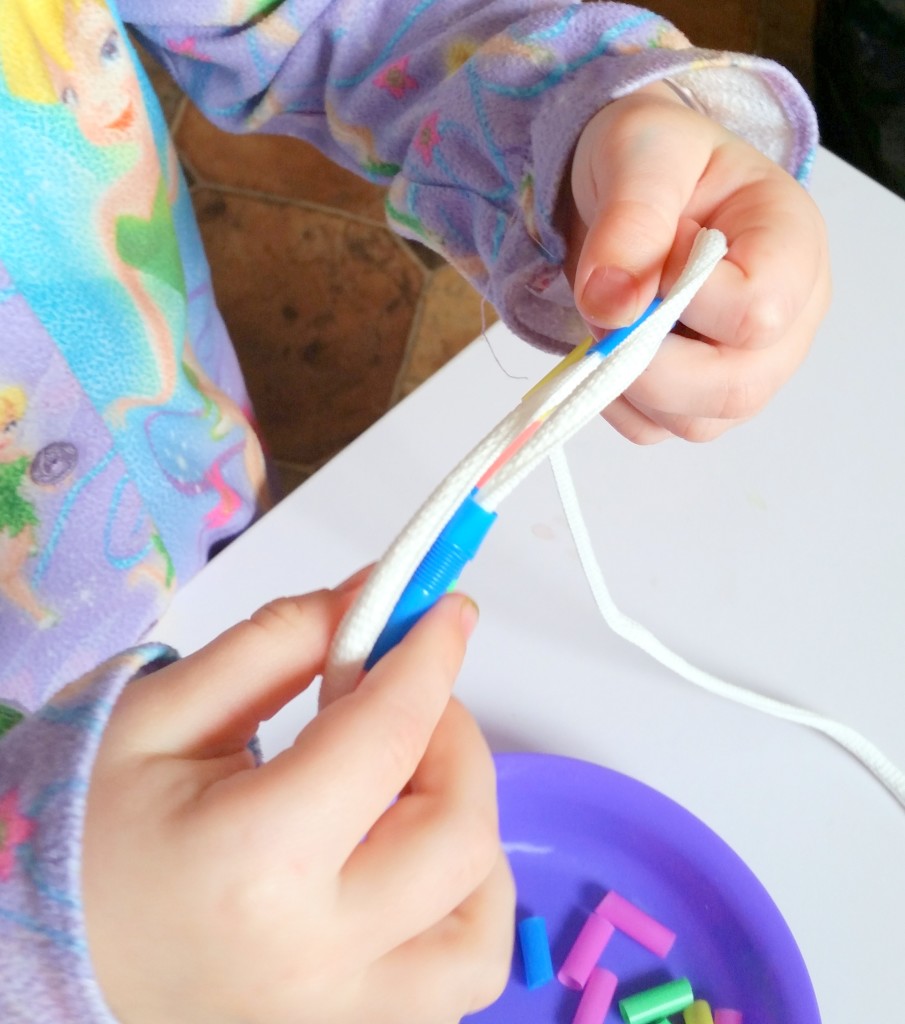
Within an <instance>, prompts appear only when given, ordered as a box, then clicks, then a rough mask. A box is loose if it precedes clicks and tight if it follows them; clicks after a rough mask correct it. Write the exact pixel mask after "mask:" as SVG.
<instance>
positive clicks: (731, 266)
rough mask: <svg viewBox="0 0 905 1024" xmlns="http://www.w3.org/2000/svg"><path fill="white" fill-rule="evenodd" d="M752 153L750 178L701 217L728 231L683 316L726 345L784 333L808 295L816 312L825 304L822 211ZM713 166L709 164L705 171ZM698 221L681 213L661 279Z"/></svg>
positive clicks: (751, 343)
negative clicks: (724, 247)
mask: <svg viewBox="0 0 905 1024" xmlns="http://www.w3.org/2000/svg"><path fill="white" fill-rule="evenodd" d="M740 145H741V144H740V143H733V144H732V146H740ZM730 148H731V147H730ZM724 159H725V157H724ZM750 159H751V161H752V165H753V166H752V171H751V174H752V179H753V180H751V181H750V182H747V183H746V184H744V185H743V186H741V187H740V188H738V189H737V190H736V191H735V192H734V193H732V195H731V196H729V197H727V198H726V200H725V201H724V202H722V203H721V204H720V205H719V206H718V207H717V208H716V209H715V210H713V212H712V214H711V215H710V216H709V217H707V218H706V224H707V226H708V227H714V228H718V229H719V230H720V231H722V232H723V234H725V235H726V238H727V241H728V245H729V250H728V252H727V254H726V257H725V259H723V260H722V261H721V262H720V264H719V265H718V266H717V267H716V269H715V270H714V272H713V273H712V274H711V275H710V277H709V278H708V280H707V281H705V283H704V284H703V286H702V287H701V289H700V291H699V292H698V293H697V295H696V296H695V297H694V298H693V299H692V301H691V303H690V304H689V306H688V308H687V309H686V310H685V312H684V313H683V314H682V322H683V324H685V325H686V327H689V328H690V329H691V330H693V331H695V332H697V333H698V334H700V335H702V336H704V337H706V338H709V339H712V340H714V341H719V342H721V343H723V344H726V345H734V346H740V347H746V348H761V347H765V346H768V345H773V344H775V343H776V342H778V341H780V340H781V339H783V338H784V337H785V335H786V334H787V333H788V331H790V330H791V329H792V327H793V326H794V325H795V323H796V322H797V321H798V320H799V319H800V317H801V316H802V315H803V314H805V312H806V310H807V308H808V306H809V304H811V303H812V301H813V300H815V299H816V301H817V303H818V304H819V305H820V313H819V316H822V315H823V314H824V313H825V312H826V306H827V304H828V301H829V260H828V246H827V239H826V229H825V227H824V223H823V219H822V217H821V216H820V213H819V211H818V210H817V207H816V206H815V204H814V203H813V201H812V200H811V199H810V197H809V196H808V195H807V193H806V192H805V191H804V189H803V188H802V187H801V186H800V185H799V184H798V183H797V182H795V181H794V180H793V179H792V178H791V177H790V176H789V175H787V174H786V173H785V172H784V171H783V170H782V169H781V168H779V167H776V166H775V165H772V164H770V163H769V162H768V161H766V159H765V158H761V157H760V156H759V155H758V154H751V157H750ZM715 161H716V162H717V163H718V158H715ZM714 173H716V169H715V168H713V167H712V168H710V169H708V175H713V174H714ZM702 191H706V183H702ZM697 226H698V225H697V222H696V221H694V220H685V221H683V226H682V229H681V230H680V231H679V232H678V233H677V242H676V246H675V247H674V250H673V252H672V253H671V255H670V260H669V262H668V266H667V268H666V271H665V273H664V287H668V286H669V284H670V283H671V281H672V278H673V277H674V276H677V275H678V273H679V271H680V269H681V265H682V263H683V261H684V259H685V257H686V256H687V250H688V249H690V244H691V241H692V240H693V234H694V233H695V232H696V230H697ZM818 319H819V317H818Z"/></svg>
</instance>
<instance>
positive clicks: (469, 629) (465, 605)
mask: <svg viewBox="0 0 905 1024" xmlns="http://www.w3.org/2000/svg"><path fill="white" fill-rule="evenodd" d="M464 597H465V599H464V600H463V601H462V608H461V611H460V615H461V616H462V629H463V630H464V631H465V638H466V639H468V637H470V636H471V634H472V633H473V632H474V628H475V626H477V624H478V619H479V618H480V615H481V611H480V609H479V608H478V606H477V604H476V603H475V602H474V601H473V600H472V599H471V598H470V597H468V595H467V594H466V595H464Z"/></svg>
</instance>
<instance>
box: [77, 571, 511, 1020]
mask: <svg viewBox="0 0 905 1024" xmlns="http://www.w3.org/2000/svg"><path fill="white" fill-rule="evenodd" d="M352 596H354V595H353V594H351V593H349V592H348V591H346V592H328V591H322V592H319V593H315V594H310V595H308V596H306V597H302V598H298V599H292V600H283V601H278V602H275V603H274V604H271V605H268V606H267V607H265V608H264V609H262V610H261V611H259V612H258V613H256V614H255V615H254V616H252V618H251V619H250V620H249V621H247V622H244V623H242V624H241V625H239V626H236V627H235V628H233V629H231V630H229V631H228V632H227V633H225V634H223V635H222V636H221V637H219V638H218V639H217V640H215V641H214V642H213V643H211V644H210V645H209V646H208V647H206V648H204V649H203V650H201V651H199V652H198V653H197V654H194V655H192V656H191V657H189V658H186V659H184V660H183V661H180V662H177V663H175V664H173V665H170V666H169V667H167V668H165V669H162V670H160V671H159V672H157V673H156V674H154V675H151V676H147V677H146V678H143V679H140V680H137V681H135V682H133V683H131V684H130V685H129V686H128V687H127V689H126V691H125V692H124V693H123V695H122V697H121V698H120V700H119V702H118V703H117V706H116V708H115V709H114V712H113V715H112V717H111V720H110V724H109V727H108V730H107V732H106V733H105V736H104V739H103V742H102V745H101V749H100V752H99V756H98V759H97V763H96V766H95V769H94V774H93V776H92V782H91V787H90V792H89V798H88V812H87V821H86V834H85V844H84V864H83V882H84V898H85V899H84V902H85V917H86V922H87V931H88V939H89V946H90V950H91V956H92V960H93V962H94V965H95V970H96V973H97V977H98V979H99V982H100V985H101V988H102V990H103V992H104V995H105V996H106V998H107V1000H108V1002H109V1004H110V1007H111V1009H112V1011H113V1013H114V1014H115V1015H116V1016H117V1018H118V1019H119V1020H120V1021H121V1022H122V1024H162V1022H166V1024H239V1022H241V1024H258V1022H260V1024H302V1022H311V1024H315V1022H316V1024H344V1022H352V1021H355V1022H358V1021H362V1020H367V1021H369V1022H371V1024H397V1022H398V1024H403V1022H404V1024H434V1022H437V1024H440V1022H443V1024H447V1022H453V1021H457V1020H459V1018H460V1017H461V1016H462V1015H464V1014H466V1013H469V1012H472V1011H474V1010H477V1009H479V1008H481V1007H483V1006H485V1005H487V1004H488V1003H490V1002H491V1001H493V1000H494V999H495V998H496V996H497V995H498V994H499V993H500V992H501V991H502V988H503V986H504V984H505V980H506V977H507V976H508V972H509V966H510V957H511V949H512V936H513V920H514V887H513V883H512V878H511V875H510V872H509V868H508V865H507V863H506V859H505V857H504V855H503V852H502V849H501V846H500V841H499V834H498V826H497V807H496V792H495V778H494V770H493V762H492V760H491V757H490V753H489V751H488V749H487V746H486V744H485V742H484V740H483V738H482V736H481V733H480V731H479V730H478V727H477V725H476V724H475V722H474V720H473V719H472V718H471V717H470V716H469V715H468V713H467V712H466V711H465V710H464V708H463V707H462V706H461V705H460V704H458V703H457V702H455V701H453V700H451V699H450V693H451V691H452V686H453V682H454V680H455V677H456V674H457V672H458V670H459V666H460V664H461V661H462V658H463V655H464V651H465V642H466V639H467V636H468V634H469V633H470V631H471V628H472V626H473V624H474V615H475V612H474V606H473V605H472V604H471V603H470V602H469V601H468V600H467V599H466V598H463V597H461V596H456V595H450V596H448V597H445V598H443V600H442V601H440V602H439V603H438V604H437V606H436V607H435V608H434V609H433V610H432V611H431V612H430V613H429V614H428V615H426V616H425V617H424V619H423V620H422V621H421V622H420V623H419V624H418V625H417V626H416V627H415V628H414V629H413V630H412V632H411V633H410V634H409V635H408V637H407V638H406V639H405V640H404V641H403V642H402V643H401V644H399V646H398V647H396V648H395V649H394V650H393V651H391V652H390V653H389V654H387V655H386V657H385V658H383V659H382V660H381V661H380V662H379V663H378V664H377V665H376V666H375V667H374V668H373V669H372V670H371V672H370V673H369V674H368V675H367V676H366V677H365V678H364V680H363V681H362V683H361V685H360V686H359V687H358V689H357V690H356V691H355V692H353V693H351V694H348V695H347V696H345V697H343V698H341V699H339V700H337V701H336V702H335V703H333V704H331V705H330V706H329V707H327V708H326V709H325V710H324V711H322V712H321V713H320V714H319V715H318V716H317V717H316V718H315V719H314V720H313V721H312V722H311V723H310V724H309V725H308V726H307V727H306V728H305V729H303V731H302V732H301V734H300V735H299V737H298V738H297V740H296V741H295V744H294V745H293V746H292V747H291V748H290V749H288V750H286V751H284V752H282V753H281V754H279V755H278V756H277V757H275V758H273V759H272V760H271V761H269V762H268V763H267V764H265V765H263V766H261V767H257V768H256V767H254V765H253V760H252V757H251V755H250V753H249V752H248V749H247V744H248V741H249V740H250V738H251V737H252V735H253V734H254V732H255V730H256V728H257V726H258V724H259V722H260V721H261V720H263V719H266V718H268V717H270V716H271V715H273V714H274V713H275V712H276V711H277V710H278V709H279V708H280V707H282V706H283V705H284V704H285V703H286V702H287V700H289V699H290V698H291V697H292V696H294V695H295V694H296V693H297V692H299V691H300V690H303V689H304V688H305V687H306V686H308V685H309V683H310V682H311V681H312V679H313V678H314V677H315V676H316V675H317V674H318V672H319V671H320V670H321V667H322V664H323V661H324V658H325V655H326V651H327V646H328V644H329V642H330V639H331V636H332V634H333V632H334V631H335V629H336V626H337V624H338V622H339V619H340V617H341V616H342V614H343V612H344V611H345V609H346V607H347V606H348V604H349V601H350V599H351V597H352ZM400 792H401V795H400V796H399V799H398V800H396V801H395V802H393V801H394V798H395V797H396V796H397V794H399V793H400ZM366 834H367V839H365V841H364V842H362V839H363V837H364V836H365V835H366Z"/></svg>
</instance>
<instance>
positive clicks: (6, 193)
mask: <svg viewBox="0 0 905 1024" xmlns="http://www.w3.org/2000/svg"><path fill="white" fill-rule="evenodd" d="M122 19H125V21H127V22H132V23H133V25H134V26H135V28H136V31H138V32H139V33H140V35H141V36H142V38H143V39H144V40H145V41H146V43H147V45H148V47H149V48H150V49H151V50H152V51H154V52H156V53H157V55H158V56H159V58H160V59H161V60H162V61H163V62H164V63H165V64H166V65H167V67H168V68H169V69H170V71H171V72H172V73H173V75H174V77H175V78H176V79H177V80H178V81H179V82H180V83H181V84H182V85H183V87H184V88H185V89H186V91H187V92H188V93H189V94H190V95H191V96H192V98H193V100H194V101H195V103H196V104H197V105H198V106H199V107H200V108H201V109H202V110H203V111H205V112H206V113H207V115H208V116H209V117H211V119H212V120H214V121H215V122H217V123H218V124H220V125H221V126H223V127H225V128H227V129H229V130H233V131H245V132H254V131H267V132H280V133H286V134H289V135H295V136H297V137H299V138H304V139H306V140H308V141H310V142H312V143H314V144H315V145H317V146H318V147H320V148H321V149H322V150H323V151H324V152H325V153H326V154H327V155H328V156H330V157H331V158H332V159H334V160H335V161H337V162H338V163H340V164H342V165H344V166H346V167H348V168H351V169H353V170H356V171H358V172H359V173H360V174H362V175H364V176H365V177H367V178H370V179H371V180H373V181H377V182H379V183H382V184H385V185H386V186H387V187H388V198H387V203H386V210H387V217H388V219H389V220H390V222H391V224H392V225H393V226H394V227H396V228H397V229H398V230H399V231H400V232H402V233H404V234H407V235H410V236H413V237H417V238H419V239H420V240H421V241H423V242H425V243H426V244H428V245H430V246H432V247H433V248H435V249H437V250H439V251H440V252H442V253H443V254H444V255H445V256H446V257H447V258H448V259H449V260H450V261H452V262H453V263H454V264H455V265H456V266H457V267H459V268H460V269H461V270H462V271H463V272H464V273H465V274H466V275H467V276H468V277H469V278H470V279H471V280H472V281H473V282H474V283H475V284H476V285H477V286H478V288H480V289H481V290H482V292H483V293H484V294H485V295H486V296H487V297H488V299H489V300H490V301H491V302H493V303H494V304H495V305H496V307H497V308H498V310H499V311H500V313H501V315H502V316H503V318H504V319H505V320H506V321H507V322H508V323H509V324H510V326H512V327H513V328H514V329H515V330H516V332H518V333H519V334H521V335H522V336H523V337H525V338H526V339H529V340H531V341H533V342H534V343H536V344H539V345H543V346H546V347H548V348H551V349H564V348H568V347H569V346H570V345H572V344H573V343H574V342H575V340H576V339H577V338H578V337H579V336H580V334H581V333H582V331H583V328H582V327H581V325H580V323H579V322H578V320H577V318H576V317H575V315H574V311H573V310H571V309H570V308H568V307H566V306H563V305H561V304H560V303H559V302H558V301H557V300H556V299H555V298H554V297H553V296H554V294H556V293H557V292H558V291H559V290H558V289H556V288H553V287H551V285H553V284H554V283H555V282H556V281H557V280H558V279H559V278H560V266H561V262H562V257H563V253H564V244H563V240H562V238H561V237H560V236H559V234H558V233H557V231H556V228H555V226H554V223H553V212H554V209H555V205H556V201H557V195H558V192H559V188H560V183H561V180H562V176H563V172H564V168H565V164H566V161H567V159H568V155H569V153H570V152H571V150H572V147H573V144H574V142H575V140H576V138H577V136H578V133H579V132H580V130H581V128H582V126H583V125H584V124H585V123H586V121H587V120H588V119H589V118H590V117H591V116H592V115H593V113H595V112H596V111H597V110H598V109H599V108H600V107H601V106H603V105H604V104H605V103H607V102H608V101H610V100H611V99H613V98H615V97H617V96H620V95H623V94H625V93H627V92H630V91H631V90H633V89H635V88H638V87H639V86H641V85H643V84H646V83H647V82H650V81H654V80H657V79H662V78H667V77H668V78H670V79H671V80H673V81H674V82H678V83H680V85H681V87H682V88H683V89H686V90H690V91H693V92H694V94H695V98H696V101H697V102H700V103H703V104H704V106H705V107H707V106H708V103H709V97H710V96H711V92H712V97H713V103H714V106H713V108H712V113H713V116H716V117H719V118H720V120H722V121H723V122H724V123H725V124H727V126H729V127H731V128H732V129H733V130H736V131H739V132H741V133H742V134H744V135H746V136H747V137H749V138H750V139H751V140H752V142H754V143H755V144H757V145H760V146H761V148H763V149H764V150H765V151H768V152H769V154H770V155H771V156H773V157H774V158H775V159H777V160H779V161H780V162H781V163H782V164H783V165H784V166H785V167H786V168H787V169H788V170H789V172H790V173H792V174H795V175H798V176H799V177H803V176H805V175H806V174H807V169H808V167H809V165H810V159H811V155H812V154H813V150H814V147H815V144H816V127H815V121H814V117H813V112H812V110H811V108H810V105H809V103H808V102H807V100H806V98H805V95H804V93H803V92H802V90H801V89H800V88H799V87H798V85H797V84H796V83H795V82H794V81H793V80H792V79H791V77H790V76H789V75H788V74H787V73H786V72H784V71H783V70H782V69H780V68H778V67H776V66H775V65H772V64H770V63H769V62H766V61H760V60H757V59H755V58H749V57H742V56H738V55H731V54H721V53H714V52H711V51H704V50H696V49H693V48H691V47H690V46H689V45H688V43H687V41H686V40H685V39H684V37H683V36H682V35H681V34H680V33H679V32H677V31H676V29H675V28H674V27H673V26H671V25H670V24H669V23H668V22H666V21H664V20H663V19H661V18H659V17H657V16H655V15H654V14H651V13H649V12H647V11H643V10H640V9H638V8H635V7H630V6H628V5H624V4H619V3H593V4H587V3H585V4H580V3H569V2H566V0H544V2H542V3H528V2H527V0H482V2H480V3H478V2H473V0H417V2H415V3H413V4H402V3H398V2H395V3H394V2H390V0H384V2H382V3H381V2H374V3H367V4H364V3H360V2H357V0H332V2H326V0H320V2H314V0H244V2H243V0H229V2H227V0H193V2H192V3H191V4H186V3H184V2H181V0H121V3H120V4H119V8H118V9H116V8H115V7H114V6H113V5H112V3H108V2H106V0H0V133H2V138H3V145H2V147H0V700H2V701H3V702H4V704H5V705H6V707H7V708H8V709H10V711H9V713H7V714H5V715H4V717H3V721H4V726H5V728H6V731H5V732H4V733H3V735H2V737H0V1019H2V1020H3V1021H4V1024H25V1022H28V1024H31V1022H33V1021H36V1020H40V1021H42V1022H44V1024H54V1022H57V1021H59V1022H63V1021H65V1022H66V1024H89V1022H90V1024H97V1022H103V1024H110V1021H111V1018H110V1014H109V1011H108V1010H107V1008H106V1007H105V1006H104V1003H103V999H102V997H101V995H100V993H99V991H98V989H97V985H96V983H95V981H94V979H93V975H92V972H91V965H90V960H89V958H88V955H87V950H86V946H85V937H84V925H83V922H82V919H81V905H80V893H79V885H78V871H79V848H80V840H81V830H82V821H83V811H84V796H85V789H86V787H87V781H88V779H89V777H90V769H91V763H92V761H93V758H94V752H95V750H96V747H97V744H98V742H99V739H100V736H101V735H102V732H103V728H104V724H105V722H106V719H107V716H108V715H109V712H110V709H111V707H112V704H113V701H114V700H115V699H116V696H117V694H118V693H119V691H120V689H121V688H122V686H123V685H124V684H125V682H126V681H127V679H128V678H130V677H131V676H133V675H135V674H136V673H140V672H143V671H146V670H148V669H149V668H150V667H153V666H154V665H157V664H159V663H161V661H166V660H167V659H168V658H170V657H172V654H171V653H170V652H166V651H163V650H161V649H159V648H141V649H138V650H137V651H133V652H131V653H128V654H125V655H117V652H119V651H121V650H123V649H124V648H125V647H127V646H129V645H130V644H133V643H135V642H136V641H137V640H139V639H140V638H141V637H142V636H143V635H144V634H145V632H146V631H147V629H148V627H149V626H150V625H151V624H152V623H153V622H154V620H155V619H156V618H157V617H158V616H159V614H160V612H161V610H162V609H163V608H164V607H165V605H166V603H167V601H168V599H169V597H170V595H171V594H172V592H173V590H174V588H175V587H176V586H177V585H178V584H179V583H181V582H182V581H184V580H187V579H189V578H190V577H191V576H192V575H193V574H194V573H196V572H197V571H198V570H199V569H200V568H201V567H202V566H203V565H204V563H205V561H206V560H207V558H208V553H209V551H210V550H211V549H212V548H213V547H215V546H216V545H218V544H219V543H220V542H222V541H223V540H224V539H226V538H228V537H231V536H233V535H234V534H236V533H237V532H239V531H240V530H242V529H243V528H244V527H245V526H246V525H247V524H248V523H249V522H250V521H251V519H252V518H253V516H254V515H255V514H256V498H255V496H256V495H257V494H259V493H260V492H261V490H262V489H263V488H264V486H265V471H264V460H263V456H262V454H261V448H260V445H259V444H258V441H257V438H256V437H255V435H254V431H253V430H252V428H251V425H250V419H251V416H250V409H249V406H248V400H247V396H246V393H245V390H244V385H243V383H242V379H241V374H240V371H239V367H238V365H237V362H236V359H235V355H234V353H233V350H232V348H231V346H230V344H229V340H228V338H227V336H226V331H225V329H224V326H223V323H222V321H221V319H220V317H219V315H218V313H217V310H216V307H215V304H214V299H213V292H212V289H211V282H210V275H209V272H208V267H207V263H206V260H205V257H204V253H203V251H202V247H201V241H200V236H199V233H198V230H197V227H196V224H195V221H194V218H193V214H192V209H191V204H190V200H189V196H188V192H187V189H186V185H185V182H184V181H183V179H182V177H181V175H180V172H179V170H178V166H177V163H176V160H175V155H174V153H173V149H172V145H171V143H170V141H169V139H168V137H167V132H166V126H165V123H164V120H163V117H162V115H161V113H160V110H159V108H158V106H157V103H156V101H155V98H154V96H153V94H152V93H151V90H150V88H149V85H148V83H147V81H146V80H145V77H144V75H143V73H142V71H141V68H140V65H139V63H138V61H137V60H136V58H135V55H134V53H133V51H132V48H131V45H130V43H129V40H128V37H127V35H126V33H125V31H124V28H123V20H122ZM733 75H734V76H743V77H745V80H746V81H747V83H748V87H747V91H746V90H745V89H742V90H741V92H739V90H735V91H733V90H727V89H725V88H718V89H713V90H709V85H708V83H710V84H713V83H715V82H717V81H719V82H722V83H724V84H725V80H726V76H733ZM752 83H753V84H752ZM728 94H732V95H744V96H745V97H746V98H745V100H744V102H743V103H740V104H736V105H735V106H734V107H733V108H731V109H728V108H726V109H724V108H722V107H720V106H719V97H720V96H725V95H728ZM110 658H112V659H113V660H112V661H108V660H107V659H110ZM98 665H102V666H103V667H102V668H101V669H97V666H98ZM84 673H88V675H87V676H84V678H83V679H82V681H81V682H80V683H79V684H77V685H74V686H67V685H66V684H67V683H68V682H69V680H71V679H75V678H77V677H79V676H80V675H84ZM23 714H24V717H21V718H20V716H21V715H23Z"/></svg>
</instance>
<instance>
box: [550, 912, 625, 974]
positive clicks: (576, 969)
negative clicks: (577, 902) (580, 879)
mask: <svg viewBox="0 0 905 1024" xmlns="http://www.w3.org/2000/svg"><path fill="white" fill-rule="evenodd" d="M614 931H615V928H614V927H613V925H612V923H611V922H610V921H607V919H606V918H605V917H601V916H600V914H588V919H587V921H585V923H584V925H583V926H582V929H581V931H580V932H579V933H578V938H577V939H576V940H575V942H574V944H573V946H572V948H571V949H570V950H569V954H568V956H567V957H566V959H565V960H564V961H563V965H562V967H560V969H559V972H558V974H557V975H556V977H557V978H559V980H560V982H561V983H562V984H563V985H565V986H566V988H576V989H582V988H584V987H585V985H586V984H587V981H588V978H589V977H590V976H591V971H593V970H594V968H595V967H596V966H597V961H598V960H599V959H600V954H601V953H602V952H603V950H604V948H605V947H606V944H607V943H608V942H609V941H610V939H611V938H612V937H613V932H614Z"/></svg>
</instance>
